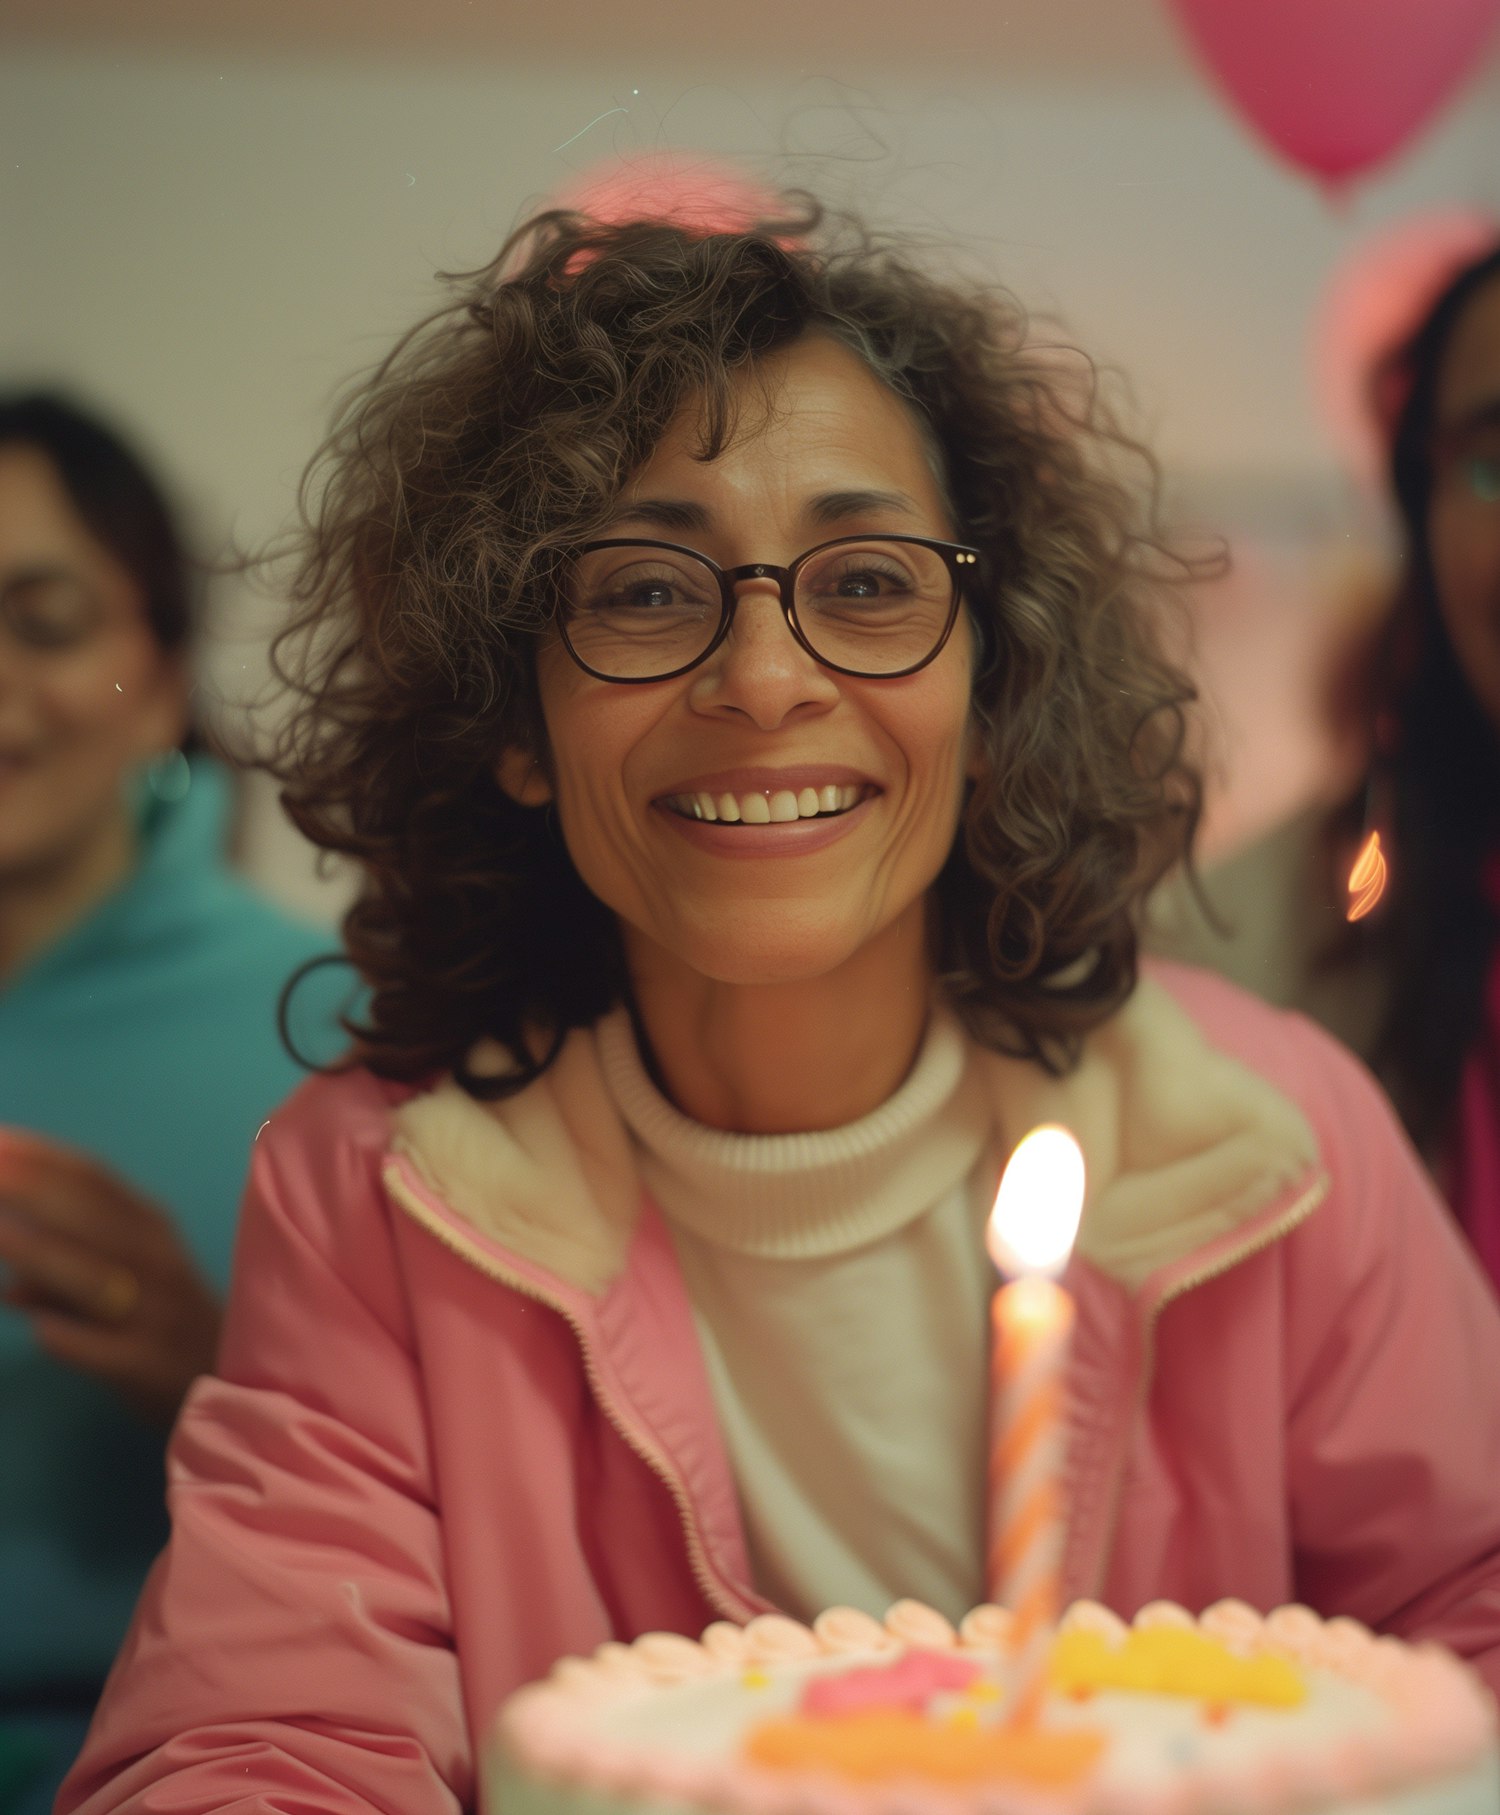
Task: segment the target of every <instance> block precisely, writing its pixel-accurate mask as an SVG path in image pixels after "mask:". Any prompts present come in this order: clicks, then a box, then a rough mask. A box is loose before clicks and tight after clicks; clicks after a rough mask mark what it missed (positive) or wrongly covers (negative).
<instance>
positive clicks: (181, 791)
mask: <svg viewBox="0 0 1500 1815" xmlns="http://www.w3.org/2000/svg"><path fill="white" fill-rule="evenodd" d="M145 777H146V786H147V788H148V789H149V790H150V793H151V797H152V799H153V800H160V801H165V802H166V803H167V805H169V806H175V805H176V804H177V802H178V801H179V800H184V799H186V798H187V791H188V789H189V788H190V787H192V785H193V771H192V769H191V767H190V766H189V763H188V759H187V758H186V757H185V756H184V755H183V753H182V752H181V751H180V750H178V749H176V748H175V747H174V748H173V749H171V750H163V751H162V752H161V754H160V755H159V756H153V757H152V758H151V760H150V761H149V762H148V763H147V764H146V769H145Z"/></svg>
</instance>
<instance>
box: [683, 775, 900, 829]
mask: <svg viewBox="0 0 1500 1815" xmlns="http://www.w3.org/2000/svg"><path fill="white" fill-rule="evenodd" d="M863 792H864V790H863V789H862V788H861V787H860V786H858V785H856V786H853V787H842V788H841V787H839V786H838V785H837V784H835V783H833V782H829V783H827V784H826V785H825V786H824V787H821V788H813V787H806V788H800V789H797V790H795V791H794V790H793V789H791V788H777V789H775V790H773V791H772V792H771V793H770V794H766V793H764V792H759V791H756V792H751V793H748V794H738V795H737V794H731V793H728V792H726V793H723V794H719V795H713V794H710V793H708V792H707V791H706V790H700V791H698V792H696V793H693V794H673V795H669V796H668V797H667V801H666V803H665V804H666V805H668V806H670V807H672V808H673V809H674V810H675V811H676V812H678V813H681V814H682V815H683V817H684V818H686V819H701V820H707V821H709V822H710V823H719V822H722V823H724V824H727V825H735V824H743V825H747V826H766V825H791V824H792V823H793V822H794V821H795V820H798V819H815V818H816V817H817V816H818V815H819V814H820V813H847V812H848V811H849V809H850V808H851V807H855V806H858V805H859V802H860V798H861V796H862V794H863Z"/></svg>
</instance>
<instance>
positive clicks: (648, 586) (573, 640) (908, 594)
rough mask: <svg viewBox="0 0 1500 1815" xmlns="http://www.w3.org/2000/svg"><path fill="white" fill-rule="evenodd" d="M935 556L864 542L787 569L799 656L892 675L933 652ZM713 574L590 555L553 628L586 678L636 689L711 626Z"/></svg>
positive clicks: (617, 554)
mask: <svg viewBox="0 0 1500 1815" xmlns="http://www.w3.org/2000/svg"><path fill="white" fill-rule="evenodd" d="M953 593H954V585H953V577H952V575H951V573H950V572H949V570H948V566H947V563H946V562H945V561H944V559H943V557H942V556H941V555H940V554H939V553H938V552H937V551H936V550H935V549H931V548H923V547H921V546H920V545H918V544H915V543H908V542H894V541H886V540H884V539H883V538H882V537H879V536H872V537H870V538H869V539H868V540H864V541H859V542H844V543H840V544H838V545H837V546H835V547H831V548H826V549H819V550H817V551H816V552H815V553H814V554H813V555H812V556H811V558H810V559H806V560H804V562H803V564H802V565H801V567H799V568H798V570H797V578H796V587H795V590H794V593H793V610H794V612H795V615H796V619H797V624H798V627H799V628H800V629H801V631H802V634H803V636H804V637H805V638H806V639H807V642H808V645H809V647H810V648H811V649H812V650H813V652H814V653H815V654H816V655H818V656H819V657H820V658H821V659H822V660H824V661H826V662H830V663H832V664H833V665H834V666H835V667H839V668H850V669H854V670H856V671H857V672H858V673H861V674H871V675H879V674H898V673H900V672H901V671H902V670H903V669H907V668H914V667H916V666H917V665H919V664H920V663H921V662H923V661H924V660H925V659H926V658H927V657H928V656H929V655H930V654H931V653H932V651H933V650H934V649H935V648H936V647H937V645H938V644H939V642H941V640H942V637H943V633H944V631H945V630H946V629H947V627H948V620H949V617H950V615H951V613H952V609H953ZM721 610H722V598H721V593H720V589H719V579H718V575H717V574H716V573H715V571H714V569H713V568H711V567H709V566H708V565H707V564H706V563H705V562H703V561H701V560H699V559H698V558H697V557H696V556H693V555H690V554H686V553H683V552H681V551H679V550H676V549H671V548H660V547H656V546H654V545H653V546H650V547H641V546H637V547H633V548H593V549H586V550H584V551H583V553H582V554H581V555H580V556H579V558H578V560H577V563H576V565H575V567H574V569H573V573H572V578H571V583H570V585H569V588H568V595H567V599H566V604H565V616H564V622H565V625H566V628H567V635H568V641H569V643H570V644H571V645H572V647H573V652H574V654H575V655H576V656H577V657H578V659H579V660H580V661H581V662H582V663H583V664H584V665H585V666H586V667H588V668H592V669H593V670H594V672H595V673H596V674H602V675H607V676H609V677H610V678H612V679H619V680H644V679H648V678H650V677H652V676H654V675H665V674H670V673H672V672H673V671H674V670H676V669H679V668H685V667H688V666H689V665H691V663H692V662H694V661H695V660H696V659H697V658H698V657H699V656H700V655H702V654H703V652H704V651H705V650H706V649H707V648H708V646H709V644H710V643H712V641H713V639H714V636H715V633H716V632H717V631H718V628H719V619H720V615H721Z"/></svg>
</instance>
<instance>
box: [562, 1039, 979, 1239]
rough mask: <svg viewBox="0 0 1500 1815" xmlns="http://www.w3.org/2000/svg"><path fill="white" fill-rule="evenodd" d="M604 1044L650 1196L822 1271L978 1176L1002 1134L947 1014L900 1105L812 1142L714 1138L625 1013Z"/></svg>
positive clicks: (680, 1217) (711, 1230) (676, 1213)
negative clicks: (688, 1110)
mask: <svg viewBox="0 0 1500 1815" xmlns="http://www.w3.org/2000/svg"><path fill="white" fill-rule="evenodd" d="M597 1035H598V1052H599V1060H600V1065H601V1068H602V1070H603V1073H604V1079H605V1083H606V1085H607V1086H608V1088H609V1091H610V1094H611V1095H612V1096H613V1098H614V1100H615V1103H616V1106H617V1107H618V1108H619V1111H620V1114H621V1115H622V1116H623V1118H624V1120H625V1122H626V1125H627V1126H628V1127H629V1129H630V1131H631V1134H632V1135H633V1137H634V1139H635V1141H636V1143H637V1145H638V1148H639V1150H640V1160H641V1175H642V1182H643V1184H644V1185H645V1187H646V1189H647V1190H648V1191H649V1192H650V1194H651V1196H652V1197H653V1199H654V1200H655V1202H656V1203H657V1204H658V1205H659V1206H660V1208H661V1210H662V1212H663V1214H664V1215H665V1216H666V1217H667V1218H668V1220H669V1221H670V1222H673V1223H675V1224H677V1225H678V1226H679V1227H681V1228H683V1229H687V1230H689V1231H691V1232H692V1233H693V1234H694V1235H696V1236H698V1237H699V1238H701V1239H702V1240H704V1241H708V1242H712V1243H714V1244H716V1245H717V1246H720V1247H724V1248H729V1249H732V1250H734V1251H735V1252H737V1253H740V1254H749V1255H757V1256H760V1257H762V1258H764V1259H774V1260H810V1259H817V1258H822V1257H825V1256H828V1255H832V1254H839V1253H844V1252H847V1251H848V1250H850V1249H853V1248H857V1247H861V1246H863V1245H864V1244H866V1243H867V1242H873V1241H878V1240H880V1239H881V1238H882V1237H883V1236H887V1235H891V1234H894V1233H895V1231H896V1230H898V1229H900V1228H901V1227H903V1225H904V1224H906V1223H907V1222H910V1221H911V1220H912V1219H913V1218H915V1217H916V1216H918V1215H920V1214H921V1213H922V1212H923V1211H925V1210H927V1209H929V1208H930V1207H931V1206H932V1205H933V1204H934V1203H936V1202H937V1201H938V1200H939V1199H940V1198H942V1197H944V1196H946V1195H947V1193H948V1192H949V1191H950V1190H952V1189H953V1187H954V1186H955V1185H957V1184H959V1183H960V1182H961V1181H963V1180H964V1179H965V1178H966V1177H967V1176H968V1174H969V1173H970V1172H971V1171H972V1170H973V1168H974V1166H975V1164H976V1163H977V1162H978V1160H979V1158H980V1155H981V1153H982V1151H983V1149H984V1146H985V1143H986V1142H987V1140H988V1139H989V1137H990V1134H991V1132H992V1110H991V1105H990V1102H989V1099H988V1094H987V1092H986V1091H985V1089H984V1086H983V1080H982V1077H981V1076H980V1075H979V1072H978V1068H977V1067H976V1066H975V1065H973V1064H972V1063H971V1052H972V1049H971V1047H970V1045H969V1042H968V1040H967V1038H966V1037H965V1035H964V1032H963V1029H962V1027H961V1026H960V1025H959V1022H958V1020H957V1018H956V1017H955V1016H954V1015H953V1013H952V1011H951V1010H950V1009H948V1008H947V1007H945V1006H943V1005H938V1006H936V1007H934V1009H933V1012H932V1014H931V1016H930V1017H929V1020H928V1024H927V1030H926V1033H925V1035H924V1037H923V1041H922V1045H921V1048H920V1050H919V1051H918V1053H917V1058H916V1063H915V1064H914V1065H913V1066H912V1069H911V1071H910V1072H909V1073H908V1074H907V1076H906V1078H905V1080H904V1082H903V1083H902V1084H901V1085H900V1087H899V1088H898V1089H897V1090H896V1092H895V1093H894V1095H892V1096H890V1097H888V1098H887V1099H886V1101H885V1102H884V1103H882V1104H881V1105H880V1107H879V1108H878V1109H876V1110H873V1111H872V1112H871V1113H870V1114H869V1115H866V1116H862V1117H860V1118H859V1120H857V1121H854V1122H850V1123H847V1124H846V1125H845V1126H844V1127H842V1128H831V1129H827V1130H823V1131H819V1132H818V1133H814V1134H727V1133H725V1132H724V1131H723V1130H721V1129H717V1128H708V1127H705V1126H704V1125H703V1124H702V1123H701V1122H695V1121H693V1120H691V1119H690V1118H689V1117H687V1116H685V1115H683V1114H682V1112H681V1111H680V1110H678V1109H676V1108H675V1107H674V1106H673V1105H672V1104H671V1103H669V1102H668V1101H667V1099H666V1098H665V1097H664V1096H663V1095H662V1093H661V1092H660V1090H658V1089H657V1087H656V1085H655V1083H654V1082H653V1081H652V1079H651V1077H650V1075H649V1073H648V1072H647V1070H646V1067H645V1065H644V1063H643V1062H642V1059H641V1055H640V1050H639V1048H638V1047H637V1044H636V1040H635V1034H634V1030H633V1029H632V1026H631V1021H630V1015H629V1012H628V1011H627V1010H626V1009H624V1008H620V1009H616V1010H615V1011H614V1012H613V1013H611V1014H610V1015H608V1016H606V1018H605V1019H604V1020H603V1021H601V1022H600V1023H599V1024H598V1028H597Z"/></svg>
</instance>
